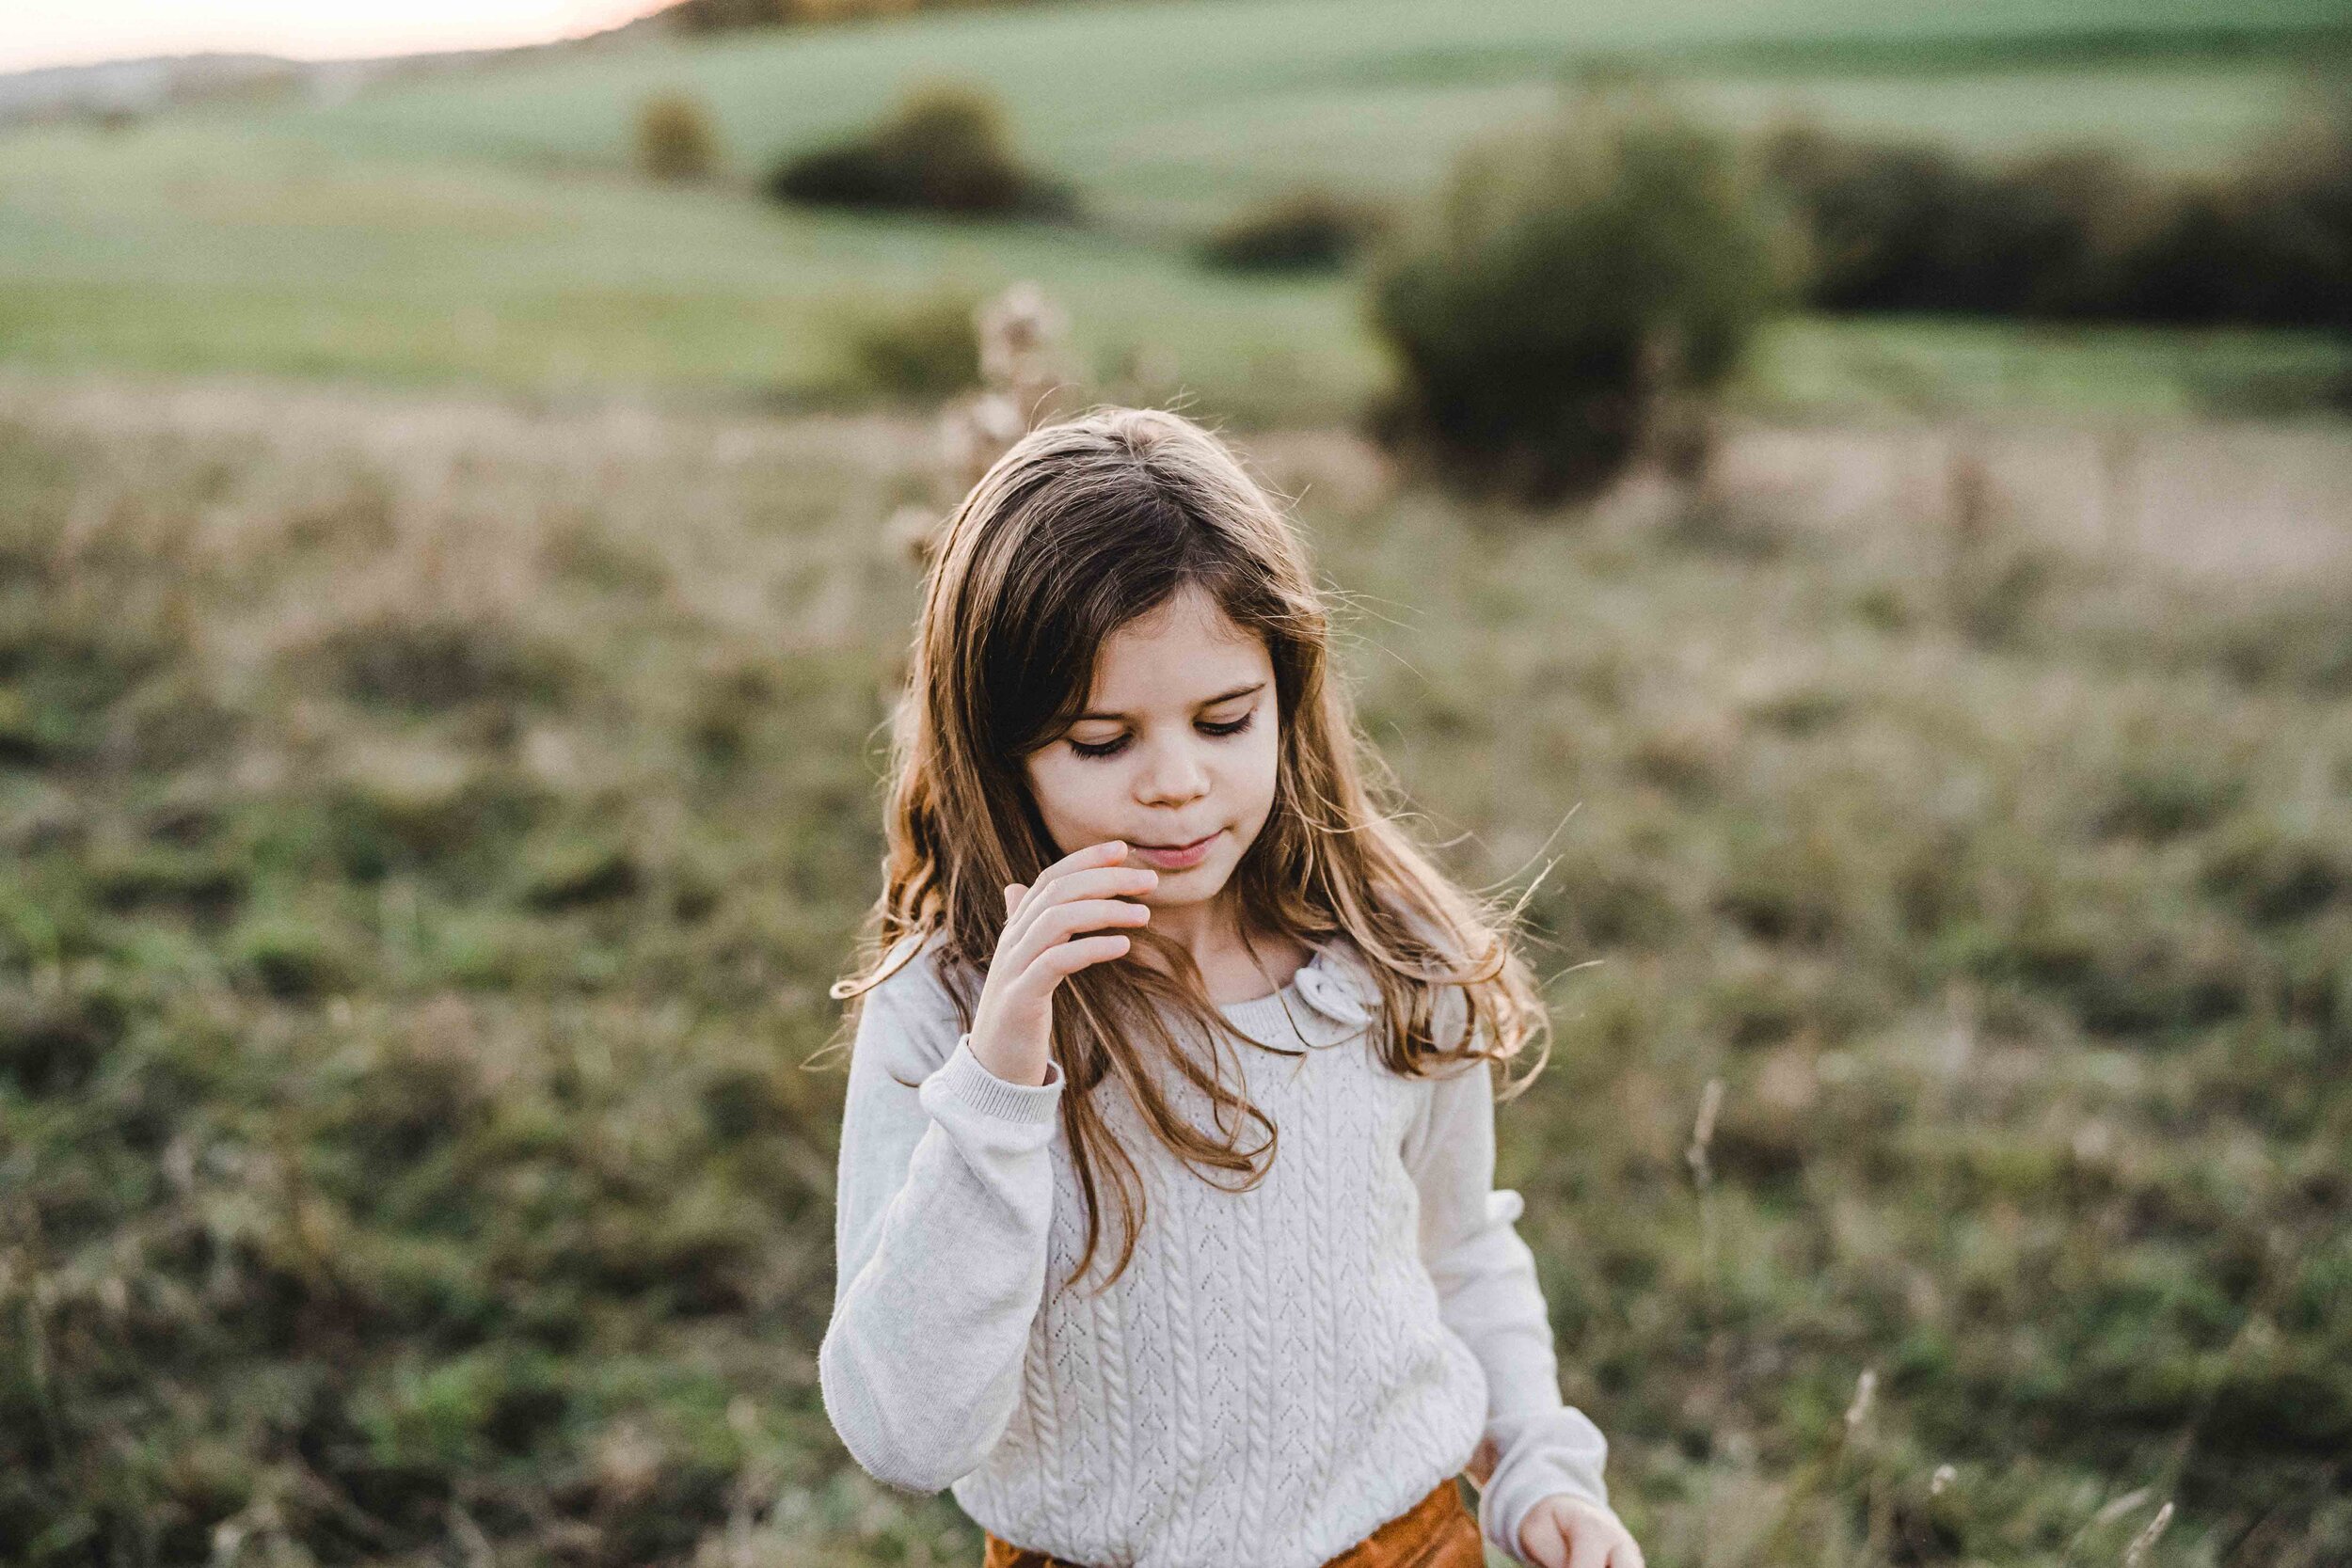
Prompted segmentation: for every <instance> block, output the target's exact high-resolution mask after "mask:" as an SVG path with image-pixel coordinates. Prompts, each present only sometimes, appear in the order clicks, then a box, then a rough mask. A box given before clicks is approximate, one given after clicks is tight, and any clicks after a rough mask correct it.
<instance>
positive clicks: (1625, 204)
mask: <svg viewBox="0 0 2352 1568" xmlns="http://www.w3.org/2000/svg"><path fill="white" fill-rule="evenodd" d="M1776 253H1777V245H1776V242H1775V238H1774V235H1773V232H1772V226H1771V224H1770V222H1769V220H1768V218H1767V215H1766V214H1765V212H1764V209H1763V208H1762V206H1761V205H1760V203H1759V202H1758V201H1757V200H1756V197H1755V194H1754V193H1753V191H1752V190H1751V187H1750V185H1749V182H1748V181H1747V179H1746V177H1745V175H1744V173H1743V170H1742V168H1741V165H1740V160H1739V158H1738V156H1737V151H1736V150H1735V148H1734V147H1733V146H1732V145H1731V144H1730V143H1728V142H1727V141H1725V140H1723V139H1721V138H1719V137H1718V136H1716V135H1713V134H1711V133H1709V132H1708V131H1705V130H1703V129H1701V128H1700V127H1699V126H1697V125H1696V124H1694V123H1692V122H1691V121H1689V120H1687V119H1682V118H1681V117H1679V116H1677V115H1676V114H1674V113H1673V112H1671V111H1670V110H1668V109H1667V108H1665V107H1664V106H1663V105H1662V104H1661V103H1659V102H1658V101H1656V100H1655V99H1654V98H1652V97H1651V96H1649V95H1648V94H1647V93H1645V92H1644V91H1642V90H1640V89H1638V88H1631V87H1591V88H1588V89H1586V90H1585V91H1584V92H1583V93H1582V94H1581V96H1580V97H1579V98H1578V99H1576V100H1575V101H1573V102H1572V103H1569V104H1568V105H1566V106H1565V107H1564V109H1563V110H1562V111H1561V112H1559V113H1558V114H1556V115H1555V116H1553V117H1552V118H1550V119H1549V120H1546V121H1540V122H1537V123H1535V124H1534V125H1532V126H1530V127H1527V128H1523V129H1518V130H1514V131H1510V132H1505V133H1503V134H1502V135H1499V136H1495V137H1491V138H1488V139H1486V140H1485V141H1482V142H1479V143H1477V144H1474V145H1473V146H1472V147H1471V148H1470V150H1468V151H1467V152H1465V154H1464V155H1463V156H1462V158H1461V159H1460V160H1459V162H1458V163H1457V164H1456V166H1455V167H1454V172H1453V173H1452V175H1451V176H1450V178H1449V181H1448V183H1447V185H1446V187H1445V189H1444V190H1443V192H1442V193H1441V195H1440V196H1439V198H1438V201H1437V203H1436V204H1435V206H1434V207H1433V208H1432V209H1431V210H1430V211H1428V212H1427V213H1424V214H1421V216H1420V218H1419V220H1418V221H1417V222H1415V223H1414V224H1413V225H1412V226H1411V227H1410V229H1409V230H1407V231H1406V232H1405V233H1403V234H1401V235H1400V236H1398V237H1397V238H1396V239H1395V240H1394V241H1393V242H1392V243H1391V244H1388V245H1383V246H1381V247H1380V248H1379V250H1378V251H1377V252H1376V253H1375V268H1374V273H1373V277H1372V279H1371V285H1370V292H1369V300H1368V305H1369V311H1370V315H1371V318H1372V321H1373V324H1374V325H1375V328H1376V330H1377V331H1378V332H1379V333H1380V335H1381V336H1382V337H1383V338H1384V339H1385V340H1386V341H1387V342H1388V344H1389V346H1390V348H1391V351H1392V352H1393V354H1394V355H1395V357H1396V361H1397V367H1398V372H1399V376H1398V381H1397V384H1396V386H1395V387H1394V388H1393V389H1392V390H1391V392H1390V393H1389V394H1387V395H1386V397H1385V398H1384V399H1383V400H1382V401H1381V402H1380V403H1379V404H1378V405H1376V406H1375V408H1374V410H1373V411H1372V419H1371V424H1372V428H1373V431H1374V434H1375V436H1376V437H1377V438H1379V439H1380V440H1381V441H1382V442H1383V443H1384V444H1386V445H1388V446H1390V447H1391V449H1392V450H1397V451H1402V452H1404V453H1406V454H1407V455H1409V456H1411V457H1413V458H1415V459H1417V460H1419V461H1421V462H1422V463H1423V464H1424V465H1426V466H1427V467H1431V468H1432V469H1434V470H1435V471H1436V472H1437V473H1438V475H1439V476H1440V477H1441V478H1443V479H1445V480H1446V481H1447V482H1448V483H1451V484H1453V485H1454V487H1455V488H1457V489H1461V490H1464V491H1467V492H1473V493H1476V492H1484V493H1493V494H1502V495H1508V496H1511V497H1514V498H1516V499H1522V500H1527V501H1533V502H1538V503H1540V502H1548V501H1556V500H1561V499H1572V498H1574V497H1577V496H1581V495H1586V494H1590V493H1591V492H1593V491H1595V490H1597V488H1599V487H1600V486H1601V485H1602V484H1603V483H1606V482H1607V481H1608V480H1609V479H1610V478H1611V477H1612V476H1613V475H1614V474H1615V473H1616V472H1617V471H1618V470H1619V469H1620V468H1621V467H1623V466H1624V465H1625V464H1626V463H1627V462H1628V461H1629V459H1630V458H1632V457H1633V456H1634V454H1635V453H1636V452H1637V451H1639V450H1640V449H1641V448H1642V447H1643V445H1644V443H1645V440H1646V439H1647V438H1648V437H1649V436H1651V435H1652V433H1653V432H1654V431H1655V430H1656V429H1657V428H1658V426H1659V424H1660V417H1661V413H1662V412H1663V411H1664V410H1666V409H1667V408H1668V407H1670V406H1672V405H1674V404H1676V403H1677V401H1679V400H1684V399H1687V398H1689V397H1690V396H1692V395H1693V394H1696V393H1701V392H1704V391H1705V390H1706V389H1707V388H1711V387H1713V386H1715V385H1716V384H1718V383H1719V382H1721V381H1722V380H1723V378H1724V376H1725V375H1726V374H1727V373H1728V372H1730V371H1731V370H1732V369H1733V367H1734V366H1735V365H1736V363H1737V362H1738V360H1739V357H1740V352H1741V350H1742V348H1743V346H1744V345H1745V343H1746V341H1747V340H1748V338H1749V335H1750V333H1751V332H1752V331H1753V329H1754V328H1755V326H1756V324H1757V322H1758V321H1759V320H1760V319H1761V317H1762V315H1763V314H1764V312H1765V310H1766V309H1767V308H1768V307H1769V305H1770V303H1771V301H1772V297H1773V295H1774V293H1775V292H1776V288H1777V284H1776V263H1777V254H1776Z"/></svg>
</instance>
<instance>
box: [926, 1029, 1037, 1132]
mask: <svg viewBox="0 0 2352 1568" xmlns="http://www.w3.org/2000/svg"><path fill="white" fill-rule="evenodd" d="M1061 1090H1062V1070H1061V1064H1060V1063H1059V1062H1057V1061H1053V1060H1050V1059H1049V1060H1048V1061H1047V1062H1046V1064H1045V1082H1044V1083H1042V1084H1016V1083H1014V1082H1012V1081H1011V1080H1010V1079H1007V1078H999V1077H997V1076H996V1075H995V1074H994V1073H993V1072H991V1071H989V1070H988V1069H987V1068H986V1067H984V1066H982V1065H981V1063H980V1059H979V1058H978V1057H977V1056H975V1055H974V1054H972V1036H971V1035H970V1033H969V1032H966V1033H964V1034H962V1035H959V1036H958V1037H956V1048H955V1049H954V1050H953V1051H951V1052H949V1053H947V1059H946V1061H944V1062H942V1063H940V1064H939V1067H938V1069H937V1070H935V1071H934V1072H932V1074H931V1075H930V1077H929V1078H927V1079H925V1080H924V1081H923V1098H924V1099H926V1100H929V1099H930V1098H931V1097H933V1096H937V1095H946V1096H948V1097H951V1098H952V1099H954V1100H956V1101H961V1103H962V1104H964V1105H967V1106H969V1107H971V1108H972V1109H973V1110H975V1111H978V1112H980V1113H981V1114H983V1115H985V1116H991V1117H997V1118H999V1119H1000V1120H1004V1121H1011V1122H1021V1123H1025V1124H1032V1125H1034V1124H1042V1123H1048V1122H1051V1121H1052V1120H1053V1119H1054V1112H1055V1109H1056V1107H1057V1106H1058V1105H1059V1104H1060V1103H1061Z"/></svg>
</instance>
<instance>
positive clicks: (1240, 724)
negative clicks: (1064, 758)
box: [1070, 708, 1258, 757]
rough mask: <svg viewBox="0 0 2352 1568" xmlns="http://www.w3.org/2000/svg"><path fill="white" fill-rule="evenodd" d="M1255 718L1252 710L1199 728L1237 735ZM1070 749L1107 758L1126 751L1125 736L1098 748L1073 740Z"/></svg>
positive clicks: (1215, 733)
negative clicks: (1226, 721) (1238, 716)
mask: <svg viewBox="0 0 2352 1568" xmlns="http://www.w3.org/2000/svg"><path fill="white" fill-rule="evenodd" d="M1257 717H1258V714H1257V710H1256V709H1254V708H1253V709H1251V710H1250V711H1249V712H1248V713H1245V714H1243V715H1242V716H1241V717H1240V718H1238V719H1236V720H1234V721H1232V723H1230V724H1211V723H1207V722H1203V723H1202V724H1201V726H1200V728H1201V731H1202V732H1203V733H1204V734H1208V735H1214V736H1229V735H1239V734H1241V732H1242V731H1244V730H1246V729H1248V727H1249V723H1250V721H1251V720H1253V719H1255V718H1257ZM1070 749H1071V750H1072V751H1073V752H1077V753H1078V754H1079V755H1080V756H1082V757H1107V756H1110V755H1113V754H1114V753H1116V752H1123V751H1125V750H1126V749H1127V736H1123V735H1122V736H1120V737H1119V738H1118V739H1117V740H1105V741H1104V742H1103V743H1102V744H1101V745H1099V746H1089V745H1086V744H1085V743H1083V742H1081V741H1076V740H1073V741H1072V742H1071V743H1070Z"/></svg>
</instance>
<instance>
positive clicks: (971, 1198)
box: [817, 956, 1062, 1492]
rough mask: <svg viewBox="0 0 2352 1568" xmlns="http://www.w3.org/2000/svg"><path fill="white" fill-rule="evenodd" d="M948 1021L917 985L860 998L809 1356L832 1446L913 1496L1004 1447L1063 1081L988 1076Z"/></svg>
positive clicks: (1038, 1260) (949, 1006)
mask: <svg viewBox="0 0 2352 1568" xmlns="http://www.w3.org/2000/svg"><path fill="white" fill-rule="evenodd" d="M922 962H923V959H922V958H921V957H920V956H918V957H917V958H916V959H915V960H914V962H913V963H911V964H910V965H909V966H908V967H909V969H910V970H914V969H916V968H917V967H918V966H920V964H921V963H922ZM894 982H896V983H894ZM953 1007H954V1004H953V1002H952V1000H951V999H949V998H948V997H946V994H945V992H944V991H940V990H938V989H937V988H936V986H935V984H933V983H931V982H930V976H928V975H927V974H905V977H904V980H903V981H902V982H901V981H899V980H898V976H894V977H893V980H892V981H885V982H883V984H882V985H881V986H879V987H876V988H875V989H874V990H872V991H869V992H868V993H867V995H866V1003H865V1010H864V1013H863V1014H862V1016H861V1017H860V1019H859V1021H858V1028H857V1037H856V1040H855V1042H854V1044H853V1046H852V1048H851V1054H850V1075H849V1090H848V1096H847V1100H846V1101H845V1103H844V1106H843V1111H842V1121H841V1162H840V1180H839V1185H838V1188H837V1192H836V1203H837V1206H838V1207H837V1212H836V1216H835V1229H834V1247H835V1256H836V1262H837V1273H836V1275H835V1283H834V1308H833V1320H832V1322H831V1323H830V1324H828V1325H827V1327H826V1330H825V1338H824V1342H823V1344H822V1345H820V1346H819V1347H818V1354H817V1368H818V1385H819V1387H820V1389H821V1391H822V1394H823V1397H824V1402H825V1411H826V1414H827V1415H828V1416H829V1417H831V1418H832V1420H833V1425H834V1431H835V1432H836V1433H839V1434H840V1437H841V1441H842V1444H843V1445H844V1446H845V1447H846V1448H848V1449H849V1450H850V1456H851V1457H852V1458H854V1459H855V1460H856V1461H857V1462H858V1464H859V1465H862V1466H863V1467H864V1468H865V1469H866V1471H867V1473H869V1474H870V1475H872V1476H873V1477H874V1478H875V1479H876V1480H877V1481H885V1482H887V1483H889V1484H890V1485H893V1486H896V1487H898V1488H901V1489H902V1490H906V1491H911V1492H937V1491H940V1490H941V1489H943V1488H945V1487H946V1485H947V1484H948V1483H949V1482H951V1481H956V1480H957V1479H958V1478H960V1477H961V1476H964V1475H966V1474H968V1473H970V1472H971V1471H972V1470H974V1469H977V1467H978V1466H979V1465H980V1462H981V1461H982V1460H984V1459H986V1458H987V1457H988V1453H989V1450H990V1449H993V1448H994V1447H995V1446H996V1442H997V1440H998V1439H999V1438H1000V1437H1002V1436H1003V1435H1004V1432H1005V1428H1006V1426H1007V1425H1008V1424H1009V1422H1010V1420H1011V1418H1012V1412H1013V1408H1014V1405H1015V1402H1016V1401H1017V1399H1018V1396H1019V1393H1020V1389H1021V1368H1022V1359H1023V1356H1024V1354H1025V1351H1026V1348H1027V1344H1028V1338H1029V1329H1030V1324H1031V1322H1032V1320H1033V1319H1034V1318H1035V1317H1036V1315H1037V1309H1038V1304H1039V1302H1040V1301H1041V1299H1042V1298H1043V1294H1044V1286H1045V1265H1046V1237H1047V1226H1048V1223H1049V1222H1050V1220H1051V1218H1052V1215H1053V1204H1054V1189H1053V1167H1052V1164H1051V1154H1050V1152H1049V1150H1048V1148H1047V1146H1048V1145H1049V1144H1050V1143H1051V1142H1052V1140H1053V1137H1054V1134H1055V1131H1056V1128H1057V1125H1058V1123H1057V1116H1058V1111H1059V1107H1060V1101H1061V1090H1062V1076H1061V1068H1060V1066H1059V1064H1050V1065H1049V1068H1048V1076H1047V1078H1046V1081H1045V1082H1044V1083H1043V1084H1041V1085H1028V1084H1015V1083H1010V1082H1008V1081H1007V1080H1005V1079H1002V1078H998V1077H996V1076H995V1075H994V1074H993V1073H992V1072H990V1071H989V1070H988V1069H986V1068H984V1067H982V1066H981V1065H980V1062H979V1060H978V1058H977V1057H976V1056H974V1055H973V1054H972V1047H971V1042H970V1037H968V1036H965V1035H961V1034H960V1033H959V1026H958V1022H957V1018H956V1015H955V1013H954V1011H953ZM898 1079H904V1080H906V1081H908V1083H912V1084H914V1085H916V1086H914V1087H908V1086H906V1085H904V1084H901V1083H899V1082H897V1081H896V1080H898Z"/></svg>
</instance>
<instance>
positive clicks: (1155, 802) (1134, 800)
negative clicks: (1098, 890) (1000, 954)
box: [1026, 584, 1280, 909]
mask: <svg viewBox="0 0 2352 1568" xmlns="http://www.w3.org/2000/svg"><path fill="white" fill-rule="evenodd" d="M1278 727H1279V720H1278V717H1277V706H1276V703H1275V689H1274V664H1273V661H1272V660H1271V659H1270V658H1269V657H1267V656H1266V650H1265V645H1264V643H1263V642H1262V641H1259V640H1258V639H1257V638H1256V637H1254V636H1252V635H1251V634H1249V633H1248V632H1246V631H1244V630H1242V628H1240V627H1239V626H1235V625H1234V624H1233V622H1232V619H1231V618H1229V617H1228V616H1227V615H1226V613H1225V611H1224V610H1222V609H1221V608H1219V606H1218V605H1217V603H1216V600H1215V599H1214V598H1212V597H1210V595H1209V594H1208V593H1207V592H1206V591H1205V590H1203V589H1201V588H1200V587H1199V586H1198V585H1196V584H1187V585H1186V586H1185V587H1184V588H1183V589H1182V590H1180V591H1179V592H1178V593H1177V594H1175V595H1174V596H1173V597H1172V598H1170V599H1169V600H1168V602H1167V603H1165V604H1163V605H1161V606H1160V607H1159V608H1158V609H1157V610H1153V611H1152V613H1150V614H1148V615H1142V616H1138V617H1136V619H1135V620H1133V621H1131V622H1129V623H1128V624H1127V625H1126V626H1121V627H1120V629H1119V630H1118V631H1116V632H1114V633H1113V634H1112V635H1111V636H1110V637H1109V638H1108V639H1106V640H1105V641H1104V644H1103V651H1102V656H1101V657H1099V658H1098V659H1097V660H1096V661H1095V670H1094V688H1093V690H1092V691H1091V692H1089V694H1088V698H1087V705H1086V710H1085V712H1083V713H1082V714H1081V715H1080V716H1079V717H1078V718H1077V719H1075V720H1073V721H1072V722H1071V725H1070V727H1069V729H1067V730H1066V731H1064V732H1063V733H1062V734H1061V735H1060V736H1057V738H1055V739H1054V740H1051V741H1049V742H1047V743H1046V744H1045V745H1044V746H1043V747H1041V748H1040V749H1039V750H1037V751H1035V752H1030V753H1029V756H1028V758H1027V760H1026V768H1027V770H1028V779H1029V789H1030V792H1031V794H1032V795H1033V796H1034V798H1035V799H1036V800H1037V805H1038V813H1039V815H1040V816H1042V817H1043V818H1044V821H1045V828H1046V831H1047V832H1050V833H1051V834H1052V835H1053V838H1054V843H1055V845H1056V847H1058V848H1059V849H1060V851H1061V852H1062V853H1063V854H1065V855H1066V854H1070V853H1073V852H1074V851H1076V850H1079V849H1083V848H1085V847H1087V846H1088V845H1090V844H1100V843H1103V842H1104V840H1106V839H1114V838H1116V839H1122V840H1124V841H1125V842H1126V843H1127V845H1128V846H1129V853H1128V856H1127V861H1126V863H1127V864H1129V865H1149V866H1152V867H1153V868H1154V869H1156V870H1157V871H1158V872H1159V874H1160V882H1159V886H1158V887H1157V888H1156V889H1155V890H1153V891H1152V892H1150V893H1147V894H1144V895H1141V901H1142V902H1143V903H1146V904H1149V905H1151V906H1152V907H1153V908H1155V909H1169V908H1173V907H1175V906H1178V905H1186V904H1205V903H1207V902H1208V901H1209V900H1210V899H1213V898H1214V897H1216V895H1217V894H1218V893H1219V892H1220V891H1221V890H1222V889H1223V888H1224V886H1225V884H1226V881H1227V879H1229V878H1231V877H1232V872H1233V867H1234V866H1236V865H1238V864H1239V863H1241V857H1242V855H1243V853H1244V852H1245V851H1247V850H1248V847H1249V846H1250V845H1251V844H1252V843H1253V842H1255V841H1256V839H1257V836H1258V832H1259V830H1260V829H1262V828H1263V827H1264V826H1265V820H1266V815H1267V813H1269V812H1270V811H1272V810H1273V807H1274V784H1275V767H1276V761H1277V757H1278V755H1279V751H1278V743H1279V739H1280V736H1279V735H1278V734H1277V730H1278Z"/></svg>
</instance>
